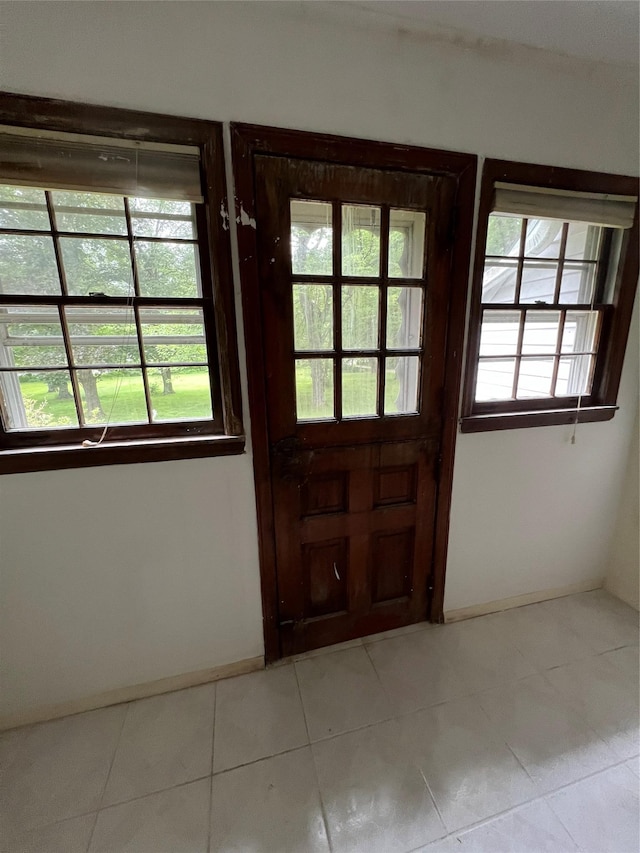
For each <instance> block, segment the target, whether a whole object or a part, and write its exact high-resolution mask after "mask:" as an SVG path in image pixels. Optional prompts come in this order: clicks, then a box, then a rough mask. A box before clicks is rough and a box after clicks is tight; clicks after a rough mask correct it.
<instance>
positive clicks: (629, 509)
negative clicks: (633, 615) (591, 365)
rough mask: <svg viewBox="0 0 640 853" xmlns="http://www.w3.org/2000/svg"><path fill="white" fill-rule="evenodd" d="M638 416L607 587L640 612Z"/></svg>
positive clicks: (621, 499)
mask: <svg viewBox="0 0 640 853" xmlns="http://www.w3.org/2000/svg"><path fill="white" fill-rule="evenodd" d="M638 414H639V413H638V412H637V413H636V422H635V427H634V429H633V433H632V438H631V445H630V448H629V459H628V462H627V470H626V474H625V478H624V484H623V488H622V495H621V498H620V504H619V507H618V516H617V519H616V524H615V527H614V530H613V543H612V548H611V552H610V557H609V563H608V565H607V575H606V578H605V587H606V588H607V589H608V590H609V592H612V593H613V594H614V595H617V596H618V598H621V599H622V600H623V601H626V602H627V604H630V605H631V606H632V607H635V609H636V610H640V530H639V527H640V488H638V485H639V480H640V460H639V458H638V457H639V453H638V451H639V449H640V435H639V430H638V426H639V421H640V418H639V416H638Z"/></svg>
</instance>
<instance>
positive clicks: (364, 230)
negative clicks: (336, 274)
mask: <svg viewBox="0 0 640 853" xmlns="http://www.w3.org/2000/svg"><path fill="white" fill-rule="evenodd" d="M342 274H343V275H353V276H379V275H380V208H379V207H365V206H364V205H349V204H344V205H343V206H342Z"/></svg>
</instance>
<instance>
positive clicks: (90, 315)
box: [65, 307, 140, 367]
mask: <svg viewBox="0 0 640 853" xmlns="http://www.w3.org/2000/svg"><path fill="white" fill-rule="evenodd" d="M65 315H66V318H67V325H68V328H69V339H70V342H71V351H72V354H73V360H74V363H75V364H77V365H85V364H86V365H89V364H90V365H92V366H93V367H97V366H99V365H123V366H126V365H138V364H140V350H139V348H138V338H137V335H136V325H135V317H134V313H133V308H118V307H114V308H110V307H104V308H84V307H83V308H65Z"/></svg>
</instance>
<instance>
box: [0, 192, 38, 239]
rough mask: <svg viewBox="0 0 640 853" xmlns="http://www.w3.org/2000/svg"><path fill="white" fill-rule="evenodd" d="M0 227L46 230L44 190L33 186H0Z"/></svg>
mask: <svg viewBox="0 0 640 853" xmlns="http://www.w3.org/2000/svg"><path fill="white" fill-rule="evenodd" d="M0 228H24V229H25V230H26V229H37V230H38V231H48V230H49V228H50V225H49V214H48V213H47V205H46V202H45V197H44V191H43V190H36V189H34V188H33V187H10V186H6V185H5V186H0Z"/></svg>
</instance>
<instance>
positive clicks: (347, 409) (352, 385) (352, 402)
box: [342, 358, 378, 418]
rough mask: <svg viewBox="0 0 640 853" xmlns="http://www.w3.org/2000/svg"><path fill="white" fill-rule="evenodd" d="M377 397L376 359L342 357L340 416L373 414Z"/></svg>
mask: <svg viewBox="0 0 640 853" xmlns="http://www.w3.org/2000/svg"><path fill="white" fill-rule="evenodd" d="M377 399H378V359H377V358H343V359H342V416H343V417H345V418H353V417H358V416H364V415H375V414H376V405H377Z"/></svg>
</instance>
